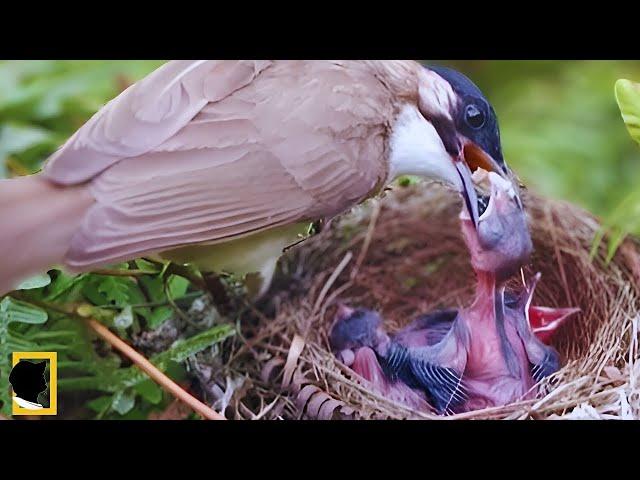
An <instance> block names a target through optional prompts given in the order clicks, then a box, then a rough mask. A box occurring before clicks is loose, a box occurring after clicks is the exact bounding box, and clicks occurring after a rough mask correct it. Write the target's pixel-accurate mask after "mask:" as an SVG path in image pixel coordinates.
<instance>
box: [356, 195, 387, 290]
mask: <svg viewBox="0 0 640 480" xmlns="http://www.w3.org/2000/svg"><path fill="white" fill-rule="evenodd" d="M380 209H381V207H380V202H379V201H374V203H373V210H372V211H371V218H370V219H369V226H368V227H367V233H366V236H365V238H364V242H363V243H362V248H361V249H360V255H358V260H356V265H355V267H353V270H352V271H351V276H350V278H351V280H353V279H355V278H356V276H357V275H358V272H359V271H360V267H361V266H362V264H363V263H364V260H365V258H366V256H367V253H368V252H369V246H370V245H371V241H372V240H373V233H374V232H375V229H376V223H377V222H378V217H379V216H380Z"/></svg>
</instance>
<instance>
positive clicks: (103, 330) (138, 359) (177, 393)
mask: <svg viewBox="0 0 640 480" xmlns="http://www.w3.org/2000/svg"><path fill="white" fill-rule="evenodd" d="M87 324H88V325H89V326H90V327H91V328H92V329H93V330H94V331H95V332H96V333H97V334H98V335H100V337H102V338H103V339H104V340H105V341H106V342H107V343H109V344H110V345H111V346H112V347H113V348H115V349H117V350H119V351H120V352H121V353H122V354H123V355H125V356H127V357H128V358H129V359H130V360H131V361H132V362H133V363H135V364H136V365H137V366H138V368H139V369H140V370H142V371H143V372H144V373H146V374H147V375H148V376H149V377H151V379H153V380H154V381H155V382H157V383H158V384H159V385H160V386H161V387H162V388H164V389H165V390H166V391H167V392H169V393H170V394H172V395H173V396H174V397H176V398H178V399H179V400H181V401H182V402H184V403H185V404H187V405H189V407H191V408H192V409H193V410H194V411H195V412H196V413H198V414H199V415H201V416H202V417H204V418H206V419H208V420H226V419H225V417H224V416H223V415H221V414H219V413H217V412H215V411H214V410H212V409H211V408H209V407H208V406H207V405H205V404H204V403H202V402H201V401H200V400H198V399H197V398H195V397H194V396H193V395H191V394H189V393H188V392H186V391H185V390H183V389H182V388H180V386H179V385H178V384H177V383H175V382H174V381H173V380H171V379H170V378H169V377H167V376H166V375H165V374H164V373H162V372H161V371H160V370H158V368H157V367H156V366H155V365H153V364H152V363H151V362H150V361H149V360H147V359H146V358H145V357H143V356H142V355H140V354H139V353H138V352H137V351H135V350H134V349H133V348H132V347H131V346H129V345H127V344H126V343H125V342H124V341H123V340H122V339H120V337H118V336H117V335H115V334H113V333H112V332H111V331H110V330H109V329H108V328H107V327H105V326H104V325H102V324H101V323H99V322H97V321H96V320H93V319H89V320H87Z"/></svg>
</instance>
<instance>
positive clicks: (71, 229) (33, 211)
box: [0, 175, 93, 295]
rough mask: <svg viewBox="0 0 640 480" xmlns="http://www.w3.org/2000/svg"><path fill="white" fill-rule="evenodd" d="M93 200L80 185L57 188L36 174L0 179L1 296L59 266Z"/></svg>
mask: <svg viewBox="0 0 640 480" xmlns="http://www.w3.org/2000/svg"><path fill="white" fill-rule="evenodd" d="M92 203H93V199H92V197H91V195H90V194H89V193H88V191H87V189H86V188H85V187H84V186H78V187H59V186H56V185H53V184H52V183H50V182H49V181H47V180H46V179H44V178H41V177H40V176H38V175H33V176H28V177H20V178H15V179H10V180H0V295H3V294H5V293H7V292H9V291H11V290H13V289H15V288H16V287H17V286H18V285H19V284H20V282H22V281H23V280H25V279H26V278H27V277H29V276H30V275H34V274H36V273H39V272H43V271H46V270H48V269H50V268H52V267H54V266H57V265H61V264H62V263H63V260H64V256H65V254H66V252H67V250H68V249H69V245H70V242H71V237H72V236H73V234H74V233H75V231H76V229H77V228H78V227H79V225H80V222H81V221H82V218H83V216H84V213H85V212H86V211H87V209H88V208H89V207H90V206H91V204H92Z"/></svg>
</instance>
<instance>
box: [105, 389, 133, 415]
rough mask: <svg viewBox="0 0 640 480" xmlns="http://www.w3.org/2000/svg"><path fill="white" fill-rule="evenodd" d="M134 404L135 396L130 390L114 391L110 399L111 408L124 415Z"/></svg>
mask: <svg viewBox="0 0 640 480" xmlns="http://www.w3.org/2000/svg"><path fill="white" fill-rule="evenodd" d="M135 404H136V396H135V394H134V393H133V392H130V391H127V392H125V391H121V392H116V393H115V394H114V395H113V400H112V401H111V408H113V409H114V410H115V411H116V412H118V413H119V414H120V415H125V414H127V413H128V412H130V411H131V409H132V408H133V407H134V406H135Z"/></svg>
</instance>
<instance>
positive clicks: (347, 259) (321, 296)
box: [311, 252, 353, 318]
mask: <svg viewBox="0 0 640 480" xmlns="http://www.w3.org/2000/svg"><path fill="white" fill-rule="evenodd" d="M352 258H353V254H352V253H351V252H347V254H346V255H345V256H344V258H343V259H342V261H341V262H340V263H339V264H338V266H337V267H336V269H335V270H334V271H333V273H332V274H331V276H330V277H329V279H328V280H327V282H326V283H325V284H324V287H322V290H321V291H320V294H319V295H318V299H317V300H316V303H315V305H314V306H313V310H312V312H311V317H312V318H313V316H314V315H315V314H316V312H317V311H318V308H320V305H322V301H323V300H324V297H325V296H326V295H327V293H328V292H329V289H331V287H332V286H333V284H334V282H335V281H336V280H337V279H338V277H339V276H340V274H341V273H342V271H343V270H344V269H345V268H346V266H347V265H348V264H349V262H350V261H351V259H352Z"/></svg>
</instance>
